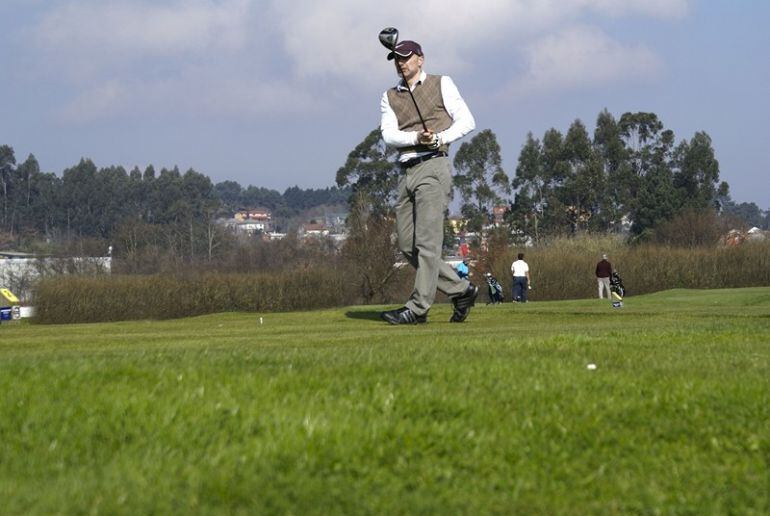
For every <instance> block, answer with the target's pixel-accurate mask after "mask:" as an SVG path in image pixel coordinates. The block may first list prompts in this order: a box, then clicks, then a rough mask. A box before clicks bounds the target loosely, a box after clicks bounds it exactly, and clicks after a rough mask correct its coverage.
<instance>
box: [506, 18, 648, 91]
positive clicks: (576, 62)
mask: <svg viewBox="0 0 770 516" xmlns="http://www.w3.org/2000/svg"><path fill="white" fill-rule="evenodd" d="M525 54H526V61H527V71H526V72H525V73H524V74H523V75H522V76H521V77H518V78H517V79H515V80H514V81H513V82H512V84H511V86H510V88H509V90H508V91H509V92H511V93H514V94H516V95H519V96H522V95H530V94H533V93H535V94H536V93H542V92H548V91H554V90H568V89H571V88H575V87H583V86H601V85H606V84H607V83H609V82H616V81H621V80H629V79H647V80H649V79H651V78H653V77H656V76H657V75H658V73H659V72H660V69H661V67H662V63H661V61H660V59H659V58H658V57H657V56H656V55H655V54H654V53H653V52H651V51H650V50H648V49H646V48H644V47H643V46H640V45H632V46H624V45H621V44H620V43H618V42H617V41H614V40H612V39H610V38H609V37H608V36H607V35H606V34H604V33H602V32H601V30H599V29H597V28H595V27H571V28H568V29H566V30H564V31H563V32H560V33H558V34H554V35H550V36H546V37H545V38H542V39H540V40H538V41H536V42H534V43H533V44H531V45H530V46H529V47H528V48H527V49H526V51H525Z"/></svg>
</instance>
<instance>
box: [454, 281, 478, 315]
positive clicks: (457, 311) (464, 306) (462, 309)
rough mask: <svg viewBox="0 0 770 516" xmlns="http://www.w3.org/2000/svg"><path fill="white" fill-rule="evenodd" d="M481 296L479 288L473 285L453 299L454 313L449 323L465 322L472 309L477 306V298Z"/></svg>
mask: <svg viewBox="0 0 770 516" xmlns="http://www.w3.org/2000/svg"><path fill="white" fill-rule="evenodd" d="M478 295H479V287H477V286H476V285H474V284H473V283H471V284H470V285H468V288H466V289H465V292H463V293H462V294H460V295H459V296H456V297H453V298H452V305H453V306H454V311H453V312H452V317H451V318H450V319H449V322H463V321H464V320H465V319H466V318H467V317H468V314H469V313H471V307H472V306H473V305H475V304H476V296H478Z"/></svg>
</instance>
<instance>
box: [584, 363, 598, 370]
mask: <svg viewBox="0 0 770 516" xmlns="http://www.w3.org/2000/svg"><path fill="white" fill-rule="evenodd" d="M586 369H590V370H591V371H593V370H594V369H596V364H588V365H587V366H586Z"/></svg>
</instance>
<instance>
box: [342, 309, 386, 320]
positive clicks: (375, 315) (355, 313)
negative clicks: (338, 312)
mask: <svg viewBox="0 0 770 516" xmlns="http://www.w3.org/2000/svg"><path fill="white" fill-rule="evenodd" d="M345 317H349V318H350V319H362V320H366V321H381V320H382V319H381V318H380V311H379V310H377V311H374V310H349V311H347V312H345Z"/></svg>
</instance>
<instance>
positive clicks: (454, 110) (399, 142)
mask: <svg viewBox="0 0 770 516" xmlns="http://www.w3.org/2000/svg"><path fill="white" fill-rule="evenodd" d="M426 77H427V74H426V73H425V72H424V71H423V72H421V73H420V79H419V80H418V81H417V83H415V85H414V86H417V84H418V83H421V82H422V81H424V80H425V78H426ZM396 88H397V89H399V90H403V91H406V85H405V83H404V81H403V80H400V81H399V82H398V84H397V85H396ZM412 89H413V90H414V87H412ZM441 98H442V99H443V101H444V107H445V108H446V111H447V113H448V114H449V116H450V117H451V118H452V125H450V126H449V127H447V128H446V129H445V130H443V131H441V132H440V133H438V136H439V138H440V139H441V143H444V144H450V143H452V142H453V141H455V140H459V139H460V138H462V137H463V136H465V135H466V134H468V133H469V132H471V131H473V129H475V128H476V120H475V119H474V118H473V114H471V110H470V109H468V105H467V104H466V103H465V101H464V100H463V98H462V97H461V96H460V92H459V91H458V90H457V86H455V83H454V81H453V80H452V79H451V78H450V77H449V76H448V75H442V76H441ZM380 111H381V113H382V119H381V121H380V131H381V132H382V139H383V140H384V141H385V144H386V145H390V146H391V147H411V146H412V145H417V143H418V141H417V139H418V137H419V135H420V131H401V130H400V129H399V128H398V118H397V117H396V113H395V111H393V108H392V107H390V101H389V100H388V92H387V91H386V92H385V93H383V94H382V100H381V101H380ZM423 154H427V152H406V153H402V154H401V155H400V156H399V161H408V160H410V159H412V158H415V157H417V156H420V155H423Z"/></svg>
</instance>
